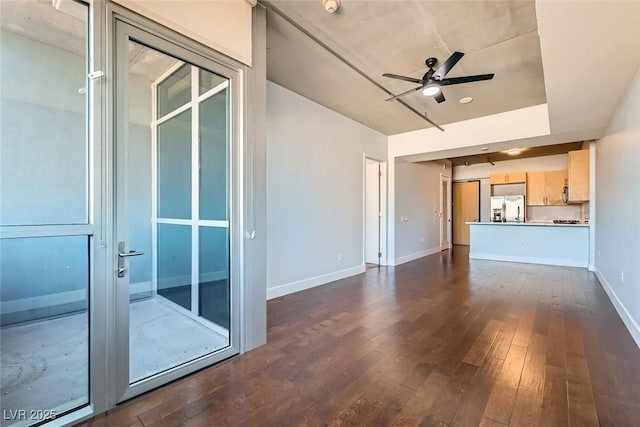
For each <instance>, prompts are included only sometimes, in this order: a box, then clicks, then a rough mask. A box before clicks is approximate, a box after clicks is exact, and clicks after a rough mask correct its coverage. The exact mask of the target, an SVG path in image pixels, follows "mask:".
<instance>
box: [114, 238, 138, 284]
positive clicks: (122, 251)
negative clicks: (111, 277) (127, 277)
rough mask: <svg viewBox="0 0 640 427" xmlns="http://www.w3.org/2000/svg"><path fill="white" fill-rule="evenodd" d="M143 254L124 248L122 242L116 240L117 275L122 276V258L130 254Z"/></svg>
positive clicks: (124, 269) (123, 268)
mask: <svg viewBox="0 0 640 427" xmlns="http://www.w3.org/2000/svg"><path fill="white" fill-rule="evenodd" d="M140 255H144V252H142V251H129V252H127V251H126V250H125V244H124V242H118V277H124V272H125V271H126V268H125V266H124V260H125V259H126V258H129V257H131V256H140Z"/></svg>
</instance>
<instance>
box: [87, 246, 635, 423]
mask: <svg viewBox="0 0 640 427" xmlns="http://www.w3.org/2000/svg"><path fill="white" fill-rule="evenodd" d="M267 307H268V317H267V318H268V343H267V344H266V345H264V346H262V347H260V348H258V349H255V350H252V351H250V352H248V353H246V354H243V355H241V356H238V357H234V358H231V359H229V360H227V361H225V362H223V363H220V364H218V365H216V366H212V367H210V368H207V369H204V370H202V371H200V372H198V373H195V374H193V375H191V376H188V377H186V378H183V379H180V380H177V381H175V382H173V383H171V384H169V385H167V386H165V387H161V388H158V389H156V390H154V391H151V392H149V393H146V394H145V395H142V396H140V397H138V398H135V399H132V400H130V401H128V402H125V403H123V404H121V405H119V406H117V407H116V408H114V409H113V410H111V411H109V413H108V414H106V415H104V416H98V417H96V418H95V419H92V420H89V421H87V422H85V423H84V425H87V426H96V427H97V426H111V425H114V426H142V425H144V426H145V427H151V426H158V427H165V426H217V425H220V426H225V427H227V426H241V425H245V426H262V425H269V426H271V425H273V426H280V425H287V426H288V425H295V426H327V425H357V426H361V425H371V426H376V425H380V426H389V425H392V426H416V425H428V426H430V425H433V426H435V425H438V426H440V425H459V426H477V425H480V426H485V427H504V426H507V425H511V426H542V425H548V426H565V425H571V426H576V425H598V424H600V425H603V426H634V427H635V426H636V425H638V420H639V419H640V349H638V347H637V346H636V344H635V342H634V341H633V339H632V337H631V336H630V334H629V333H628V331H627V330H626V329H625V327H624V324H623V323H622V321H621V320H620V318H619V317H618V315H617V312H616V310H615V308H614V307H613V306H612V304H611V303H610V301H609V299H608V297H607V295H606V293H605V292H604V290H603V289H602V287H601V286H600V285H599V283H598V282H597V279H595V277H594V276H593V274H592V273H590V272H588V271H587V270H586V269H581V268H567V267H553V266H543V265H533V264H516V263H500V262H493V261H482V260H472V261H470V260H469V259H468V249H467V248H463V247H455V248H454V249H453V250H451V251H444V252H442V253H438V254H434V255H431V256H428V257H424V258H421V259H419V260H416V261H413V262H410V263H406V264H403V265H400V266H397V267H389V268H380V269H370V270H367V272H366V273H364V274H361V275H358V276H353V277H350V278H347V279H344V280H340V281H337V282H333V283H331V284H327V285H325V286H319V287H316V288H312V289H308V290H306V291H302V292H298V293H295V294H290V295H287V296H284V297H281V298H277V299H274V300H271V301H269V302H268V306H267Z"/></svg>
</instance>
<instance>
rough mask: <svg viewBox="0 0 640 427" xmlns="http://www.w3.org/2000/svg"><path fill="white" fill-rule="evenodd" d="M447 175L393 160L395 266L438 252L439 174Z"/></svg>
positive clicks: (435, 165)
mask: <svg viewBox="0 0 640 427" xmlns="http://www.w3.org/2000/svg"><path fill="white" fill-rule="evenodd" d="M450 171H451V169H450V167H447V168H446V169H444V168H443V162H425V163H410V162H406V161H403V160H401V159H396V160H395V192H394V193H395V216H394V224H393V225H394V228H395V263H394V264H395V265H397V264H401V263H403V262H408V261H412V260H414V259H417V258H420V257H422V256H425V255H429V254H431V253H435V252H439V251H440V216H439V214H440V174H445V175H449V173H450ZM449 200H451V198H450V197H449Z"/></svg>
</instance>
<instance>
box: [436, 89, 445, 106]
mask: <svg viewBox="0 0 640 427" xmlns="http://www.w3.org/2000/svg"><path fill="white" fill-rule="evenodd" d="M433 99H435V100H436V101H437V102H438V104H440V103H441V102H444V101H446V100H447V99H446V98H445V97H444V93H442V90H441V91H440V92H438V94H437V95H436V96H434V97H433Z"/></svg>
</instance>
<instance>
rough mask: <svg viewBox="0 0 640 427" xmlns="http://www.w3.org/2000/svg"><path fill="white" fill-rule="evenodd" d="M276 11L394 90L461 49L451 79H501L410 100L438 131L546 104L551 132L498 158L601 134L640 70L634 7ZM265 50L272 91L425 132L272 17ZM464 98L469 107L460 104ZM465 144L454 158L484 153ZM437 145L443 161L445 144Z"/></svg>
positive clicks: (348, 4)
mask: <svg viewBox="0 0 640 427" xmlns="http://www.w3.org/2000/svg"><path fill="white" fill-rule="evenodd" d="M269 5H272V6H273V7H275V8H277V9H279V10H280V11H281V12H283V13H284V14H286V15H287V16H288V17H289V18H291V19H292V20H293V21H295V22H296V23H297V24H299V25H300V26H302V27H303V28H305V29H306V30H307V31H308V32H310V33H311V34H313V36H315V37H317V38H318V39H320V40H322V41H323V43H325V44H326V45H328V46H329V47H330V48H331V49H332V50H334V51H335V52H337V53H338V54H339V55H341V56H343V57H344V58H345V59H347V60H348V61H349V62H351V63H353V64H354V65H356V66H357V67H358V68H359V69H361V70H362V71H363V72H365V73H366V74H367V75H368V76H370V77H372V78H373V79H374V80H375V81H376V82H379V83H380V84H382V85H384V86H385V87H386V88H388V89H390V90H392V91H393V92H400V91H402V90H406V89H409V88H410V87H411V84H410V83H404V82H396V81H393V80H390V79H386V78H384V77H381V74H382V73H384V72H390V73H395V74H404V75H409V76H416V77H420V76H421V75H422V73H423V72H424V68H423V63H424V59H426V57H428V56H436V57H438V58H439V59H440V60H442V59H446V57H448V56H449V54H450V53H452V52H453V51H455V50H459V51H462V52H465V53H466V55H465V57H464V58H463V59H462V60H461V61H460V62H459V63H458V65H457V66H456V67H455V68H454V69H453V71H452V72H451V73H450V76H458V75H466V74H479V73H488V72H494V73H496V77H495V78H494V79H493V80H491V81H487V82H478V83H471V84H464V85H459V86H457V87H456V86H453V87H446V88H445V91H444V92H445V95H446V96H447V102H445V103H443V104H439V105H438V104H436V103H435V102H434V101H433V100H432V99H429V98H425V97H424V96H422V95H421V93H420V92H417V93H415V94H412V95H410V96H408V97H406V101H407V103H409V104H411V105H412V106H414V107H415V108H416V109H418V110H419V111H421V112H423V111H424V112H427V114H428V116H429V117H430V118H431V119H432V120H434V121H436V122H437V123H440V124H447V123H453V122H461V121H464V120H469V119H475V120H482V119H481V118H482V117H484V116H487V115H491V114H496V113H501V112H507V111H512V110H518V109H521V108H524V107H527V106H533V105H538V104H545V103H547V105H546V108H547V109H548V123H549V128H550V133H549V134H548V135H546V136H545V135H542V136H541V135H539V134H536V135H531V136H530V137H527V135H526V134H524V133H523V135H522V137H520V138H519V139H518V140H513V141H506V140H503V141H496V143H497V144H498V145H496V147H495V149H496V150H501V149H504V148H505V147H506V148H508V147H510V146H540V145H547V144H552V143H558V142H568V141H576V140H583V139H592V138H598V137H600V136H601V135H602V132H603V130H604V129H605V128H606V126H607V125H608V123H609V121H610V119H611V117H612V115H613V113H614V112H615V109H616V107H617V105H618V104H619V102H620V100H621V98H622V97H623V96H624V94H625V93H626V90H627V88H628V87H629V84H630V82H631V80H632V79H633V77H634V75H635V74H636V73H637V71H638V67H639V66H640V2H638V1H561V0H538V1H536V2H532V1H483V2H466V1H447V2H442V1H426V0H413V1H386V2H384V1H359V2H357V1H350V0H344V1H343V2H342V7H341V9H340V12H341V13H338V14H335V15H330V14H328V13H326V12H325V11H324V10H323V9H322V2H321V0H309V1H286V0H284V1H270V2H268V6H269ZM267 46H268V49H269V51H268V55H267V58H268V63H267V65H268V66H267V72H268V78H269V79H270V80H272V81H274V82H275V83H278V84H280V85H282V86H284V87H287V88H289V89H291V90H293V91H294V92H297V93H299V94H301V95H303V96H305V97H307V98H309V99H312V100H314V101H316V102H318V103H320V104H322V105H325V106H327V107H329V108H331V109H333V110H335V111H337V112H339V113H342V114H344V115H346V116H348V117H350V118H352V119H354V120H357V121H359V122H361V123H363V124H365V125H367V126H369V127H371V128H374V129H377V130H379V131H380V132H382V133H385V134H387V135H395V134H398V133H403V132H408V131H413V130H416V129H425V128H428V127H429V126H430V125H429V123H427V122H425V121H424V120H422V119H421V118H420V117H418V116H416V115H415V114H414V113H412V112H411V111H409V110H407V109H405V108H404V107H402V106H400V105H398V104H396V103H389V102H384V99H385V98H387V96H386V94H385V93H384V92H383V91H382V90H380V89H379V88H377V87H376V86H374V85H373V84H372V83H370V82H368V81H367V80H366V79H364V78H363V77H362V76H360V75H358V74H357V73H356V72H355V71H353V70H351V69H350V68H348V67H347V66H346V65H344V64H343V63H342V62H341V61H339V60H338V59H337V58H335V57H334V56H333V55H331V54H329V53H328V52H327V51H326V50H325V49H323V48H322V47H320V46H319V45H318V44H317V43H315V42H313V41H312V40H311V39H309V38H308V37H307V36H305V35H304V34H303V33H302V32H300V31H299V30H297V29H296V28H295V27H293V26H292V25H291V24H289V23H288V22H286V21H285V20H284V19H282V18H281V17H279V16H278V15H277V14H276V13H273V12H271V13H269V14H268V30H267ZM462 96H472V97H474V102H473V103H471V104H468V105H460V104H459V103H458V102H457V101H458V99H459V98H460V97H462ZM493 117H495V116H493ZM471 121H473V120H471ZM445 129H446V126H445ZM426 130H429V131H434V132H437V131H436V129H426ZM444 136H446V132H445V135H444ZM443 141H446V138H445V139H443ZM468 145H469V149H468V150H462V149H460V148H459V146H458V148H457V149H456V153H455V154H456V155H467V154H473V153H474V150H476V149H477V147H473V146H472V145H473V144H471V143H469V144H468ZM486 145H487V144H483V146H486ZM439 149H440V150H441V151H440V152H439V154H438V155H439V156H440V158H442V157H447V153H446V150H447V147H446V144H442V147H439ZM426 157H429V158H431V157H432V156H426ZM426 157H425V156H422V159H425V158H426Z"/></svg>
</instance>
